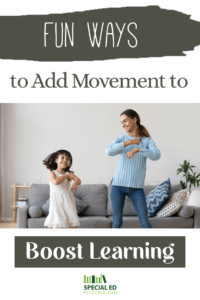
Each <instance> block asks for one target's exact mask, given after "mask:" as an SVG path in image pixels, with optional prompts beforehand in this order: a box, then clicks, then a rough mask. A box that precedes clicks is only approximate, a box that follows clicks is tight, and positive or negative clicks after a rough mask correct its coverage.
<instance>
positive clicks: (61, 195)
mask: <svg viewBox="0 0 200 300" xmlns="http://www.w3.org/2000/svg"><path fill="white" fill-rule="evenodd" d="M53 172H54V173H55V175H56V177H60V176H63V175H61V174H59V173H58V172H57V171H53ZM66 174H69V173H68V172H66ZM49 185H50V207H49V215H48V216H47V218H46V220H45V223H44V226H47V227H49V228H56V227H57V228H62V227H70V226H73V227H76V226H80V222H79V219H78V215H77V210H76V205H75V198H74V195H73V193H72V192H71V191H69V189H70V181H68V180H67V179H65V180H64V181H63V182H62V183H61V184H58V185H54V184H53V183H52V182H49Z"/></svg>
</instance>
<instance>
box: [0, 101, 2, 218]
mask: <svg viewBox="0 0 200 300" xmlns="http://www.w3.org/2000/svg"><path fill="white" fill-rule="evenodd" d="M1 106H2V104H1V103H0V171H1V173H0V222H1V213H2V164H1V160H2V157H1V156H2V151H1V149H2V134H1V130H2V118H1V113H2V112H1V109H2V107H1Z"/></svg>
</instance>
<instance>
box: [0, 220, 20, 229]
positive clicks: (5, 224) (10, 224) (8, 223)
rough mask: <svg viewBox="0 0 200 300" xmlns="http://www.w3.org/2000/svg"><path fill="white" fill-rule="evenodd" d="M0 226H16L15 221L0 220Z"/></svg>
mask: <svg viewBox="0 0 200 300" xmlns="http://www.w3.org/2000/svg"><path fill="white" fill-rule="evenodd" d="M1 228H17V222H14V223H13V222H6V221H3V222H0V229H1Z"/></svg>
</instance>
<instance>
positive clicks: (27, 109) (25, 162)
mask: <svg viewBox="0 0 200 300" xmlns="http://www.w3.org/2000/svg"><path fill="white" fill-rule="evenodd" d="M127 108H132V109H134V110H136V111H137V112H138V113H139V115H140V117H141V123H142V124H143V125H145V126H146V127H147V129H148V130H149V132H150V134H151V136H152V138H153V139H154V141H155V142H156V144H157V146H158V148H159V149H160V150H161V159H160V160H159V161H156V162H153V161H150V160H147V174H146V181H145V184H153V185H154V184H156V181H160V182H162V181H164V180H166V179H167V178H168V177H169V178H170V179H171V182H172V184H177V183H179V181H180V179H182V175H179V176H177V175H176V170H177V168H178V167H179V164H181V163H182V162H183V160H184V159H186V160H191V162H192V164H193V165H195V166H197V168H196V171H197V172H198V173H199V172H200V137H199V129H200V118H199V111H200V104H131V105H130V104H3V105H2V115H3V134H2V142H3V145H2V156H3V162H2V168H3V199H2V201H3V209H2V217H3V218H4V219H6V218H12V209H11V208H10V206H11V205H12V192H13V191H12V188H11V185H12V184H13V182H14V181H16V182H17V183H18V184H23V182H27V183H28V184H29V183H30V182H34V183H38V182H39V179H40V177H41V176H42V180H41V183H47V182H48V173H49V171H48V170H47V169H46V168H45V167H44V166H43V164H42V160H43V159H44V158H45V157H46V156H47V155H48V154H50V153H52V152H54V151H56V150H59V149H67V150H69V151H70V152H71V153H72V155H73V159H74V163H73V170H74V171H75V174H77V175H78V176H79V177H80V178H81V180H82V183H83V184H84V183H105V184H108V183H109V182H110V180H111V179H112V177H113V175H114V172H115V169H116V165H117V157H108V156H107V154H106V153H105V147H106V146H107V145H108V144H109V143H110V142H112V140H113V139H114V138H115V137H116V136H118V135H119V134H121V133H123V132H124V131H123V129H122V127H121V124H120V118H119V115H120V113H121V112H122V111H123V110H125V109H127ZM23 195H24V194H23Z"/></svg>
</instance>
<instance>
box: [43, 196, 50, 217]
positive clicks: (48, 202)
mask: <svg viewBox="0 0 200 300" xmlns="http://www.w3.org/2000/svg"><path fill="white" fill-rule="evenodd" d="M49 206H50V198H49V199H48V200H47V202H46V203H45V204H44V205H43V206H42V212H43V215H45V216H48V214H49Z"/></svg>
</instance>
